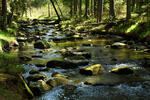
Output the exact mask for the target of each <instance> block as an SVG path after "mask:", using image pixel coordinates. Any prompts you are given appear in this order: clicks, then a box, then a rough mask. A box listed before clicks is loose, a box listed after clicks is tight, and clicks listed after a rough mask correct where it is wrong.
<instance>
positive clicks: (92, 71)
mask: <svg viewBox="0 0 150 100" xmlns="http://www.w3.org/2000/svg"><path fill="white" fill-rule="evenodd" d="M103 71H104V67H103V66H101V64H96V65H91V66H88V67H85V68H80V73H81V74H83V75H97V74H99V73H103Z"/></svg>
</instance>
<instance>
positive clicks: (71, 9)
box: [70, 0, 73, 17]
mask: <svg viewBox="0 0 150 100" xmlns="http://www.w3.org/2000/svg"><path fill="white" fill-rule="evenodd" d="M72 11H73V0H71V3H70V16H71V17H72V15H73V13H72Z"/></svg>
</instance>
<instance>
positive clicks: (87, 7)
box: [84, 0, 89, 19]
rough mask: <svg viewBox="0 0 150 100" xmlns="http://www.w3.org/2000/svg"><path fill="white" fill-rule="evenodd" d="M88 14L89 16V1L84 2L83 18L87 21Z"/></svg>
mask: <svg viewBox="0 0 150 100" xmlns="http://www.w3.org/2000/svg"><path fill="white" fill-rule="evenodd" d="M88 14H89V0H85V15H84V17H85V18H86V19H88Z"/></svg>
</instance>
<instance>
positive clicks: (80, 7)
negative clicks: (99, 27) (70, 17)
mask: <svg viewBox="0 0 150 100" xmlns="http://www.w3.org/2000/svg"><path fill="white" fill-rule="evenodd" d="M79 16H80V18H81V16H82V0H80V1H79Z"/></svg>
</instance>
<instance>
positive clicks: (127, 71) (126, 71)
mask: <svg viewBox="0 0 150 100" xmlns="http://www.w3.org/2000/svg"><path fill="white" fill-rule="evenodd" d="M109 72H111V73H115V74H125V75H128V74H133V73H134V69H133V68H131V67H118V68H114V69H112V70H110V71H109Z"/></svg>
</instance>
